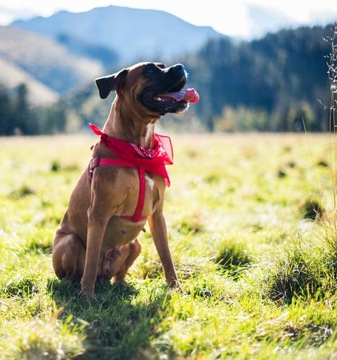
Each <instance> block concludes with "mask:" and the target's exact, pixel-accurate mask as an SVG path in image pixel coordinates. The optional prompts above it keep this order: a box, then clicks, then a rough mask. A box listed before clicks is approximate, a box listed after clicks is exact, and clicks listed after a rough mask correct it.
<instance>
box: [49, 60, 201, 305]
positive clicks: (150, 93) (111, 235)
mask: <svg viewBox="0 0 337 360" xmlns="http://www.w3.org/2000/svg"><path fill="white" fill-rule="evenodd" d="M95 81H96V86H97V88H98V91H99V95H100V97H101V98H102V99H105V98H107V97H108V96H109V94H110V92H113V91H115V92H116V94H115V98H114V100H113V102H112V105H111V110H110V113H109V115H108V118H107V120H106V122H105V125H104V127H103V129H102V130H100V129H99V128H98V127H97V126H95V125H94V124H90V126H91V128H92V130H93V131H94V132H95V133H96V135H98V136H100V141H99V142H97V143H96V144H95V145H94V147H93V150H92V159H91V160H90V163H89V166H88V168H87V169H85V171H84V172H83V173H82V175H81V177H80V179H79V181H78V183H77V185H76V186H75V188H74V190H73V192H72V194H71V197H70V200H69V205H68V209H67V211H66V213H65V215H64V217H63V220H62V221H61V224H60V226H59V227H58V229H57V231H56V235H55V239H54V242H53V249H52V260H53V267H54V271H55V273H56V275H57V277H58V278H59V279H63V278H66V279H69V280H71V281H75V282H80V284H81V295H82V296H83V297H88V298H92V297H94V289H95V283H96V280H97V278H103V279H107V280H109V281H110V280H113V282H117V283H118V282H124V281H125V280H124V279H125V275H126V273H127V271H128V269H129V268H130V266H131V265H132V264H133V262H134V261H135V259H136V258H137V257H138V255H139V254H140V252H141V245H140V242H139V241H138V239H137V236H138V235H139V233H140V232H141V231H142V229H144V225H145V223H146V221H148V224H149V228H150V232H151V235H152V237H153V240H154V243H155V246H156V249H157V251H158V254H159V257H160V260H161V263H162V265H163V269H164V273H165V278H166V282H167V284H168V286H169V287H171V288H175V287H177V288H180V284H179V281H178V277H177V274H176V270H175V266H174V264H173V261H172V256H171V253H170V249H169V245H168V236H167V230H166V223H165V218H164V214H163V204H164V191H165V188H166V186H167V185H169V177H168V173H167V171H166V166H165V165H168V164H172V162H173V152H172V148H171V144H170V139H169V138H168V137H161V136H159V135H158V134H156V133H155V131H154V130H155V125H156V123H157V121H158V120H159V119H160V118H161V117H162V116H163V115H165V114H166V113H180V112H183V111H184V110H186V109H187V108H188V106H189V104H190V103H195V102H197V101H198V99H199V95H198V93H197V92H196V91H195V90H194V89H187V90H186V91H185V92H183V91H182V89H183V87H184V86H185V84H186V81H187V72H186V70H185V68H184V66H183V65H181V64H175V65H173V66H170V67H166V66H165V65H164V64H162V63H158V62H143V63H138V64H135V65H133V66H131V67H128V68H124V69H122V70H120V71H119V72H117V73H114V74H112V75H108V76H103V77H100V78H98V79H96V80H95Z"/></svg>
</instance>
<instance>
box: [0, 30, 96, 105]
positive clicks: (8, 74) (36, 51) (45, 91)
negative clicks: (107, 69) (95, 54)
mask: <svg viewBox="0 0 337 360" xmlns="http://www.w3.org/2000/svg"><path fill="white" fill-rule="evenodd" d="M0 64H1V65H0V66H1V70H2V71H1V72H0V82H1V83H2V84H4V85H6V86H7V87H9V88H14V87H16V86H17V85H19V84H20V83H26V85H27V86H28V89H29V91H30V92H31V96H32V101H33V102H34V103H37V102H42V103H44V102H53V101H55V100H57V98H58V97H59V95H60V94H63V93H65V92H67V91H68V90H69V89H72V88H76V87H77V86H79V85H81V84H83V83H84V82H88V81H92V80H93V79H94V78H95V77H97V76H99V75H101V74H102V72H103V69H102V66H101V65H100V64H99V63H98V62H97V61H92V60H89V59H86V58H83V57H79V56H76V55H72V54H69V51H68V49H67V47H65V46H63V45H61V44H60V43H57V42H56V41H54V40H53V39H50V38H46V37H44V36H41V35H38V34H34V33H30V32H28V31H23V30H20V29H15V28H11V27H0Z"/></svg>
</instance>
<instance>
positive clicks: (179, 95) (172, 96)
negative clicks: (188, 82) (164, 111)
mask: <svg viewBox="0 0 337 360" xmlns="http://www.w3.org/2000/svg"><path fill="white" fill-rule="evenodd" d="M153 98H154V99H155V100H156V101H162V102H172V103H175V102H178V101H187V102H189V103H190V104H195V103H197V102H198V101H199V94H198V93H197V92H196V91H195V89H193V88H190V89H187V90H186V91H185V92H183V91H176V92H169V93H163V94H157V95H154V96H153Z"/></svg>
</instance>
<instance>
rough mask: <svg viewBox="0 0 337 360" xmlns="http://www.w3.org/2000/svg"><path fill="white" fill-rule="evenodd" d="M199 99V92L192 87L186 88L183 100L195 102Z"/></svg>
mask: <svg viewBox="0 0 337 360" xmlns="http://www.w3.org/2000/svg"><path fill="white" fill-rule="evenodd" d="M199 99H200V96H199V94H198V93H197V92H196V91H195V90H194V89H193V88H191V89H187V90H186V91H185V94H184V96H183V100H186V101H188V102H189V103H191V104H195V103H197V102H198V101H199Z"/></svg>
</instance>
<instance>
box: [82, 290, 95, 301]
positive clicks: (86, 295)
mask: <svg viewBox="0 0 337 360" xmlns="http://www.w3.org/2000/svg"><path fill="white" fill-rule="evenodd" d="M80 298H81V299H82V300H84V301H87V302H91V301H93V300H94V299H95V294H94V292H89V291H85V290H81V292H80Z"/></svg>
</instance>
